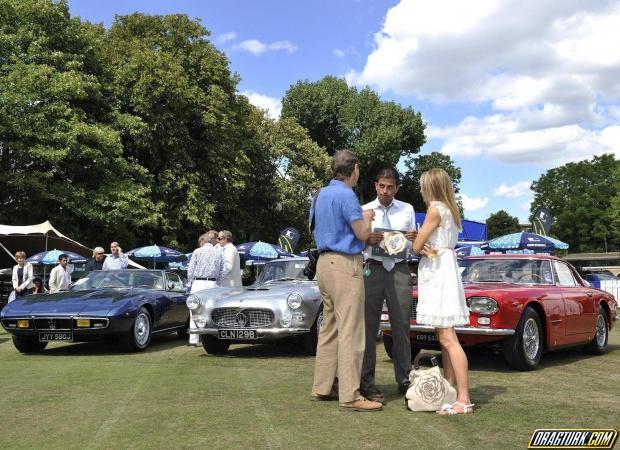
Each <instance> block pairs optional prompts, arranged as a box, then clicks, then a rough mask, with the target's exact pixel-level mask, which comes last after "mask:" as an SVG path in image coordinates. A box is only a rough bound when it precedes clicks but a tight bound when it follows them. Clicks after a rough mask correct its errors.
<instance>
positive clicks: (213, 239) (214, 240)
mask: <svg viewBox="0 0 620 450" xmlns="http://www.w3.org/2000/svg"><path fill="white" fill-rule="evenodd" d="M219 235H220V233H218V232H217V231H216V230H209V231H207V236H208V237H209V243H210V244H211V245H212V246H214V247H215V248H216V249H218V250H221V249H222V247H221V246H220V245H219V243H220V240H219Z"/></svg>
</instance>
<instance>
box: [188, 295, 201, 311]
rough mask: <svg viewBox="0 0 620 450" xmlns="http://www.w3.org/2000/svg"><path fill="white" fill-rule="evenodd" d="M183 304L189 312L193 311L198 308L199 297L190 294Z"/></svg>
mask: <svg viewBox="0 0 620 450" xmlns="http://www.w3.org/2000/svg"><path fill="white" fill-rule="evenodd" d="M185 304H186V305H187V307H188V308H189V309H190V310H191V311H194V310H196V309H198V308H200V297H198V296H197V295H194V294H190V295H189V296H188V297H187V300H185Z"/></svg>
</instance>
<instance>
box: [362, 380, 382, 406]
mask: <svg viewBox="0 0 620 450" xmlns="http://www.w3.org/2000/svg"><path fill="white" fill-rule="evenodd" d="M360 394H362V395H363V396H364V397H366V398H367V399H368V400H370V401H371V402H379V403H384V402H385V396H384V395H383V392H381V391H380V390H379V388H378V387H377V386H375V385H374V384H370V383H366V382H364V381H362V382H361V383H360Z"/></svg>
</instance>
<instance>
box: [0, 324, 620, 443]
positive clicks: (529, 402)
mask: <svg viewBox="0 0 620 450" xmlns="http://www.w3.org/2000/svg"><path fill="white" fill-rule="evenodd" d="M379 346H380V348H379V349H378V351H377V354H378V362H377V380H378V384H379V386H380V387H381V388H382V389H383V390H384V391H385V392H386V394H387V401H388V403H387V405H386V406H385V408H384V410H383V411H381V412H377V413H344V412H340V411H339V410H338V403H337V402H310V401H309V396H310V387H311V384H312V374H313V363H314V358H312V357H308V356H303V355H302V354H301V351H300V350H299V348H297V347H296V346H295V345H293V344H283V345H277V346H276V345H262V346H233V347H232V348H231V351H230V352H229V353H228V355H226V356H223V357H216V356H210V355H207V354H206V353H205V352H204V351H203V350H202V348H193V347H187V346H186V345H185V343H184V342H182V341H179V340H177V339H176V336H173V335H170V336H163V337H159V338H155V339H154V340H153V342H152V344H151V347H150V348H149V350H148V351H147V352H145V353H134V354H127V353H123V352H121V351H119V350H117V349H116V348H115V347H114V346H112V345H108V344H73V345H66V344H53V345H50V346H49V347H48V349H47V350H46V351H45V352H44V353H43V354H40V355H29V356H26V355H22V354H20V353H18V352H17V351H16V350H15V348H14V347H13V344H12V342H11V338H10V336H9V335H8V334H6V333H4V332H3V331H2V332H0V361H1V362H2V364H1V366H0V367H1V370H0V376H1V383H2V385H1V386H2V387H1V390H0V392H1V395H0V411H1V412H0V448H198V447H202V448H240V447H250V448H338V449H341V448H449V449H459V448H467V449H470V448H526V447H527V443H528V440H529V436H530V434H531V433H532V432H533V431H534V429H536V428H554V427H559V428H578V427H586V428H594V427H602V428H609V427H612V428H613V427H618V424H619V423H620V406H618V405H620V395H619V394H618V392H619V391H620V327H616V329H614V330H613V332H612V333H611V335H610V343H609V352H608V354H606V355H604V356H590V355H586V354H584V353H582V352H581V351H580V350H578V349H575V350H570V351H563V352H557V353H550V354H546V355H543V362H542V365H541V367H540V369H539V370H537V371H534V372H515V371H512V370H508V369H507V368H506V366H505V365H504V363H503V360H502V358H501V357H500V356H496V355H492V354H481V353H475V354H472V355H470V366H471V373H470V384H471V397H472V400H473V402H475V403H476V405H477V410H476V413H475V414H474V415H471V416H466V417H463V416H460V417H451V418H443V417H438V416H436V415H435V414H434V413H412V412H409V411H406V410H405V408H404V404H403V401H402V397H400V396H398V395H397V394H396V386H395V384H394V382H393V372H392V365H391V362H390V361H389V360H388V359H387V356H386V354H385V352H384V350H383V347H382V345H381V343H379Z"/></svg>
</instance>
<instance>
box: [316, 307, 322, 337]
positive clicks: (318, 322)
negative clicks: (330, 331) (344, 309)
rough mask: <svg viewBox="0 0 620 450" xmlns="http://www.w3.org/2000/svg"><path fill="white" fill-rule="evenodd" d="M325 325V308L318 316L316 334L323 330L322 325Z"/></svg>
mask: <svg viewBox="0 0 620 450" xmlns="http://www.w3.org/2000/svg"><path fill="white" fill-rule="evenodd" d="M322 326H323V308H321V310H320V311H319V314H318V315H317V316H316V334H317V336H318V334H319V333H320V332H321V327H322Z"/></svg>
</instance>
